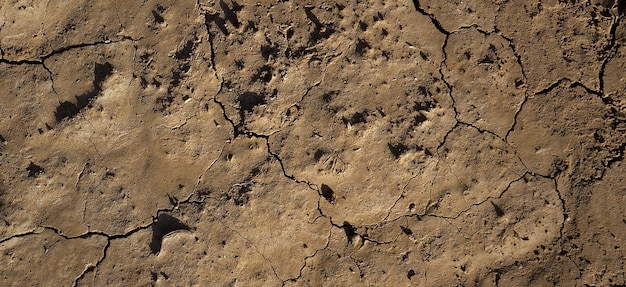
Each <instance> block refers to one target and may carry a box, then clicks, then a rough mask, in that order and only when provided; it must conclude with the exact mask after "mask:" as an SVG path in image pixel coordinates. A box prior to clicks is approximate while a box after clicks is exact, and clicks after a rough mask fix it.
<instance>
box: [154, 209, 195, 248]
mask: <svg viewBox="0 0 626 287" xmlns="http://www.w3.org/2000/svg"><path fill="white" fill-rule="evenodd" d="M178 230H191V228H190V227H189V226H187V225H186V224H184V223H182V222H181V221H180V220H178V219H177V218H175V217H173V216H171V215H169V214H166V213H161V214H159V216H158V217H157V219H156V220H155V221H154V223H153V224H152V241H151V242H150V251H151V252H152V254H158V253H159V252H160V251H161V244H162V243H163V237H165V236H166V235H168V234H169V233H170V232H174V231H178Z"/></svg>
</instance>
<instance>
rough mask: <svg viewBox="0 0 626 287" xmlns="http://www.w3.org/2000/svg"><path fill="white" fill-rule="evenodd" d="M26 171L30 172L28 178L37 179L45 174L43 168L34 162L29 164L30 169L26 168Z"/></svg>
mask: <svg viewBox="0 0 626 287" xmlns="http://www.w3.org/2000/svg"><path fill="white" fill-rule="evenodd" d="M26 171H27V172H28V177H36V176H38V175H39V174H42V173H44V172H45V171H44V169H43V168H42V167H41V166H38V165H36V164H35V163H34V162H32V161H31V162H30V164H28V167H26Z"/></svg>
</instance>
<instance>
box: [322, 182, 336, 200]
mask: <svg viewBox="0 0 626 287" xmlns="http://www.w3.org/2000/svg"><path fill="white" fill-rule="evenodd" d="M320 192H321V193H322V197H324V199H326V201H328V202H330V203H335V192H334V191H333V190H332V189H331V188H330V187H329V186H328V185H325V184H322V186H321V188H320Z"/></svg>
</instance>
